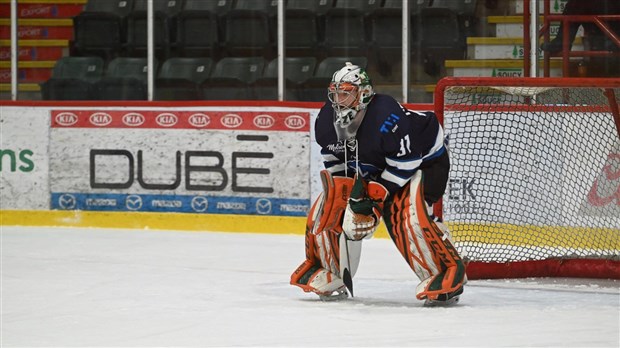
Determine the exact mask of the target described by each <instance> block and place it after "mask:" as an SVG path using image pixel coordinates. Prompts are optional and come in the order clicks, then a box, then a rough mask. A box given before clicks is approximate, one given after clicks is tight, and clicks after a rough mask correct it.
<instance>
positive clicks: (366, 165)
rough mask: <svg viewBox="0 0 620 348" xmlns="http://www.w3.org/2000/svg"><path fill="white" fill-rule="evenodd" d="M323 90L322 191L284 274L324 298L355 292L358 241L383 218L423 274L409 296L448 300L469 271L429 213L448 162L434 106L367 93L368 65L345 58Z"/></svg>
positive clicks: (319, 135)
mask: <svg viewBox="0 0 620 348" xmlns="http://www.w3.org/2000/svg"><path fill="white" fill-rule="evenodd" d="M328 98H329V101H328V102H326V103H325V105H324V106H323V107H322V108H321V111H320V112H319V115H318V117H317V120H316V124H315V136H316V140H317V142H318V144H319V145H320V146H321V154H322V155H323V159H324V166H325V170H323V171H321V173H320V175H321V182H322V185H323V192H322V193H321V194H320V195H319V197H318V198H317V199H316V201H315V202H314V203H313V205H312V208H311V210H310V212H309V214H308V219H307V223H306V234H305V248H306V259H305V260H304V261H303V262H302V264H301V265H300V266H299V267H297V269H296V270H295V271H294V272H293V274H292V275H291V284H292V285H295V286H298V287H300V288H301V289H302V290H304V291H305V292H312V293H315V294H317V295H318V296H319V297H320V298H321V299H323V300H333V299H342V298H346V297H347V296H348V295H349V293H350V294H351V296H353V277H354V276H355V273H356V271H357V266H358V264H359V260H360V255H361V247H362V241H363V240H365V239H369V238H371V237H372V236H373V234H374V232H375V231H376V229H377V227H378V226H379V224H380V222H381V220H383V221H384V222H385V225H386V227H387V230H388V233H389V235H390V237H391V239H392V241H393V242H394V244H395V245H396V247H397V248H398V250H399V252H400V253H401V255H402V256H403V257H404V258H405V260H406V262H407V263H408V265H409V266H410V267H411V269H412V270H413V272H414V273H415V274H416V275H417V277H418V278H419V279H420V281H421V282H420V283H419V285H418V286H417V287H416V289H415V296H416V298H417V299H419V300H424V301H425V303H426V304H429V305H436V304H452V303H455V302H456V301H458V299H459V295H460V294H461V293H462V292H463V285H464V284H465V282H466V279H467V278H466V275H465V265H464V263H463V260H462V259H461V257H460V255H459V253H458V252H457V250H456V249H455V247H454V245H453V244H452V241H451V239H450V234H449V233H448V230H447V228H446V226H445V225H444V224H443V223H442V222H441V221H440V220H439V219H437V218H435V217H433V216H432V215H431V212H432V204H433V203H435V202H437V201H438V200H439V199H440V198H441V196H442V195H443V193H444V191H445V188H446V183H447V180H448V172H449V169H450V160H449V156H448V150H447V148H446V147H445V145H444V136H443V129H442V127H441V125H440V124H439V122H438V120H437V118H436V117H435V114H434V113H432V112H414V111H410V110H407V109H405V108H404V107H403V106H401V105H400V104H399V103H398V102H397V101H396V100H394V99H393V98H392V97H390V96H387V95H382V94H376V93H374V91H373V88H372V83H371V81H370V78H369V76H368V74H367V73H366V71H364V69H362V68H360V67H359V66H357V65H354V64H352V63H346V65H345V66H344V67H343V68H342V69H340V70H338V71H336V72H335V73H334V75H333V77H332V81H331V83H330V85H329V87H328Z"/></svg>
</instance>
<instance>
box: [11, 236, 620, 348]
mask: <svg viewBox="0 0 620 348" xmlns="http://www.w3.org/2000/svg"><path fill="white" fill-rule="evenodd" d="M1 229H2V231H1V252H2V257H1V261H2V264H1V267H2V269H1V273H2V278H1V281H2V289H1V290H2V292H1V297H2V299H1V300H2V301H1V302H2V303H1V304H2V307H1V314H2V316H1V320H2V321H1V332H0V334H1V342H0V343H1V346H2V347H14V346H29V347H34V346H48V347H52V346H53V347H70V346H80V347H97V346H98V347H102V346H105V347H137V346H140V347H150V346H157V347H162V346H174V347H185V346H192V347H203V346H281V347H292V346H309V347H327V346H330V347H331V346H354V347H367V346H377V347H379V346H381V347H386V346H424V347H427V346H450V347H455V346H459V347H461V346H469V347H508V346H510V347H514V346H530V347H531V346H537V347H540V346H549V347H619V346H620V282H618V281H611V280H591V279H522V280H474V281H470V282H469V284H468V285H467V286H466V288H465V292H464V294H463V295H462V296H461V301H460V303H459V304H458V305H456V306H454V307H450V308H425V307H423V306H422V302H421V301H418V300H416V299H415V296H414V294H413V291H414V288H415V286H416V285H417V279H416V278H415V276H414V274H413V272H411V271H410V270H409V269H408V267H407V265H406V264H405V262H404V260H402V259H401V256H400V255H399V254H398V253H397V251H396V248H395V247H394V246H393V245H392V243H391V241H389V240H386V239H373V240H369V241H365V242H364V247H363V250H362V261H361V264H360V269H359V271H358V274H357V275H356V276H355V278H354V285H355V294H356V297H355V298H353V299H349V300H346V301H340V302H321V301H319V300H318V297H316V296H315V295H312V294H306V293H303V292H302V291H301V290H300V289H298V288H295V287H292V286H290V285H289V284H288V281H289V276H290V273H291V272H292V271H293V270H294V269H295V268H296V267H297V265H298V264H299V263H301V261H302V260H303V257H304V245H303V244H304V240H303V237H302V236H299V235H260V234H243V233H192V232H175V231H141V230H105V229H94V228H93V229H69V228H25V227H6V226H3V227H2V228H1Z"/></svg>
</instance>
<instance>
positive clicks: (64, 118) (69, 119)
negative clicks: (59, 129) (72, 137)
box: [55, 112, 78, 127]
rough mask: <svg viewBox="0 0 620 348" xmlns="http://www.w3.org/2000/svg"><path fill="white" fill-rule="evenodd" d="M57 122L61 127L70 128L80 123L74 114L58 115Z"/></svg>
mask: <svg viewBox="0 0 620 348" xmlns="http://www.w3.org/2000/svg"><path fill="white" fill-rule="evenodd" d="M55 120H56V123H58V124H59V125H61V126H64V127H68V126H73V125H74V124H76V123H77V121H78V117H77V115H76V114H74V113H72V112H61V113H59V114H58V115H56V118H55Z"/></svg>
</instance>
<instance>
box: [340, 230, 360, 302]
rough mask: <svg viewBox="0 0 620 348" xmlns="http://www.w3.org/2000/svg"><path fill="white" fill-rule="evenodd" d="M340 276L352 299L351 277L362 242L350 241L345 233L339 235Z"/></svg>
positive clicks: (355, 270) (355, 267) (355, 268)
mask: <svg viewBox="0 0 620 348" xmlns="http://www.w3.org/2000/svg"><path fill="white" fill-rule="evenodd" d="M338 244H339V245H340V276H341V277H342V282H343V283H344V285H345V287H346V288H347V290H348V291H349V293H350V294H351V297H353V276H354V275H355V272H357V266H358V265H359V261H360V256H361V253H362V241H361V240H359V241H356V240H350V239H349V238H347V236H346V234H345V233H342V234H341V235H340V240H339V242H338Z"/></svg>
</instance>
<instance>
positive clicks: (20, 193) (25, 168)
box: [0, 106, 50, 210]
mask: <svg viewBox="0 0 620 348" xmlns="http://www.w3.org/2000/svg"><path fill="white" fill-rule="evenodd" d="M0 111H1V112H0V125H1V126H0V127H1V129H2V136H1V137H0V209H3V210H4V209H33V210H46V209H49V206H50V203H49V194H48V192H49V184H48V171H47V166H48V157H47V150H48V131H49V118H48V117H46V113H45V110H40V109H36V108H32V107H21V108H20V107H10V106H2V108H1V109H0Z"/></svg>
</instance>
